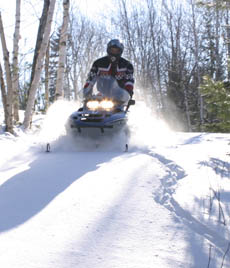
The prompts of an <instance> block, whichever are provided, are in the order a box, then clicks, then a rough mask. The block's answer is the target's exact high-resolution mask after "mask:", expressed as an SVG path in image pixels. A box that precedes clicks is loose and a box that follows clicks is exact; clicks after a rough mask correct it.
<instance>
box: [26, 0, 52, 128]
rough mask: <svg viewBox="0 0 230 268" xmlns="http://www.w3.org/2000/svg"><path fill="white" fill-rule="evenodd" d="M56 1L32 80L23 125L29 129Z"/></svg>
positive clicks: (47, 22) (50, 13) (50, 7)
mask: <svg viewBox="0 0 230 268" xmlns="http://www.w3.org/2000/svg"><path fill="white" fill-rule="evenodd" d="M55 3H56V0H50V5H49V10H48V16H47V21H46V26H45V31H44V35H43V39H42V43H41V47H40V50H39V53H38V58H37V62H36V67H35V73H34V77H33V80H32V83H31V86H30V91H29V96H28V100H27V105H26V111H25V117H24V122H23V126H24V128H25V129H27V128H28V127H29V126H30V121H31V118H32V113H33V107H34V103H35V96H36V91H37V88H38V85H39V81H40V77H41V72H42V68H43V62H44V58H45V54H46V51H47V47H48V43H49V37H50V32H51V25H52V19H53V14H54V8H55Z"/></svg>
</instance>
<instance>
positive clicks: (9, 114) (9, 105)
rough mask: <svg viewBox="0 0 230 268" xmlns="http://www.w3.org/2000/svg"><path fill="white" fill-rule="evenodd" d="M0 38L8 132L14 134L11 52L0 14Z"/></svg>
mask: <svg viewBox="0 0 230 268" xmlns="http://www.w3.org/2000/svg"><path fill="white" fill-rule="evenodd" d="M0 37H1V43H2V50H3V57H4V65H5V71H6V84H7V94H6V111H7V115H6V122H5V123H6V131H8V132H10V133H13V109H12V108H13V105H12V103H13V90H12V79H11V71H10V61H9V52H8V49H7V45H6V39H5V33H4V28H3V23H2V16H1V13H0Z"/></svg>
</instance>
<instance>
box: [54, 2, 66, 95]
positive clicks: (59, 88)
mask: <svg viewBox="0 0 230 268" xmlns="http://www.w3.org/2000/svg"><path fill="white" fill-rule="evenodd" d="M68 24H69V0H63V22H62V28H61V36H60V41H59V60H58V71H57V83H56V92H55V95H56V98H58V97H59V96H63V85H64V74H65V62H66V43H67V37H68Z"/></svg>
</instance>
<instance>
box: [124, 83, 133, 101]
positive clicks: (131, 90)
mask: <svg viewBox="0 0 230 268" xmlns="http://www.w3.org/2000/svg"><path fill="white" fill-rule="evenodd" d="M125 90H126V91H127V92H128V93H129V95H130V97H131V98H132V96H133V85H130V84H127V85H125Z"/></svg>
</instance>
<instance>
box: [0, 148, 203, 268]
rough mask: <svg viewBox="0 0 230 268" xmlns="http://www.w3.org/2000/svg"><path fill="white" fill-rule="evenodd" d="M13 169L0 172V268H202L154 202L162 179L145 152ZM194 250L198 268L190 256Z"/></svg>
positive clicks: (54, 159)
mask: <svg viewBox="0 0 230 268" xmlns="http://www.w3.org/2000/svg"><path fill="white" fill-rule="evenodd" d="M14 164H17V166H18V164H19V165H20V167H21V169H23V170H21V171H20V172H18V170H17V169H18V167H17V166H15V167H14ZM14 164H13V163H12V162H11V164H10V166H9V167H7V166H5V168H4V172H2V174H4V181H5V182H4V183H3V184H2V185H1V186H0V217H1V221H0V231H1V234H0V267H4V268H14V267H23V268H27V267H28V268H48V267H57V268H59V267H60V268H64V267H65V268H66V267H79V268H83V267H84V268H87V267H104V268H107V267H108V268H110V267H125V268H129V267H130V268H131V267H132V268H134V267H138V268H142V267H143V268H148V267H204V266H205V265H206V264H207V255H206V252H203V259H202V258H200V255H202V253H201V248H202V247H200V244H202V243H203V241H202V239H197V237H195V236H194V237H193V238H192V236H193V234H192V233H191V231H190V230H189V228H186V227H184V226H183V224H182V223H180V222H178V220H177V218H176V217H175V216H174V214H172V213H171V212H170V211H169V210H167V209H166V208H164V207H163V206H161V205H160V204H159V203H158V202H156V201H155V200H154V198H153V194H155V195H156V194H157V193H156V191H158V189H159V187H160V179H161V178H162V177H163V176H164V175H165V174H166V171H165V170H164V166H163V165H162V164H161V163H160V161H158V159H157V158H154V157H153V156H151V155H148V154H145V153H143V152H132V153H126V154H121V153H115V152H74V153H73V152H72V153H67V152H66V153H64V152H62V153H58V152H56V153H55V152H54V153H51V154H34V155H29V156H28V157H27V159H24V160H23V162H21V163H18V162H15V163H14ZM1 171H2V170H1ZM14 173H15V175H13V174H14ZM197 244H199V247H198V248H199V266H198V263H196V261H198V259H197V260H196V256H193V255H192V254H193V253H194V252H196V251H195V250H194V248H195V247H196V246H197ZM190 247H194V248H193V250H192V254H189V255H188V253H187V251H188V250H189V251H190V250H191V248H190ZM192 263H193V264H194V266H192V265H191V264H192Z"/></svg>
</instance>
